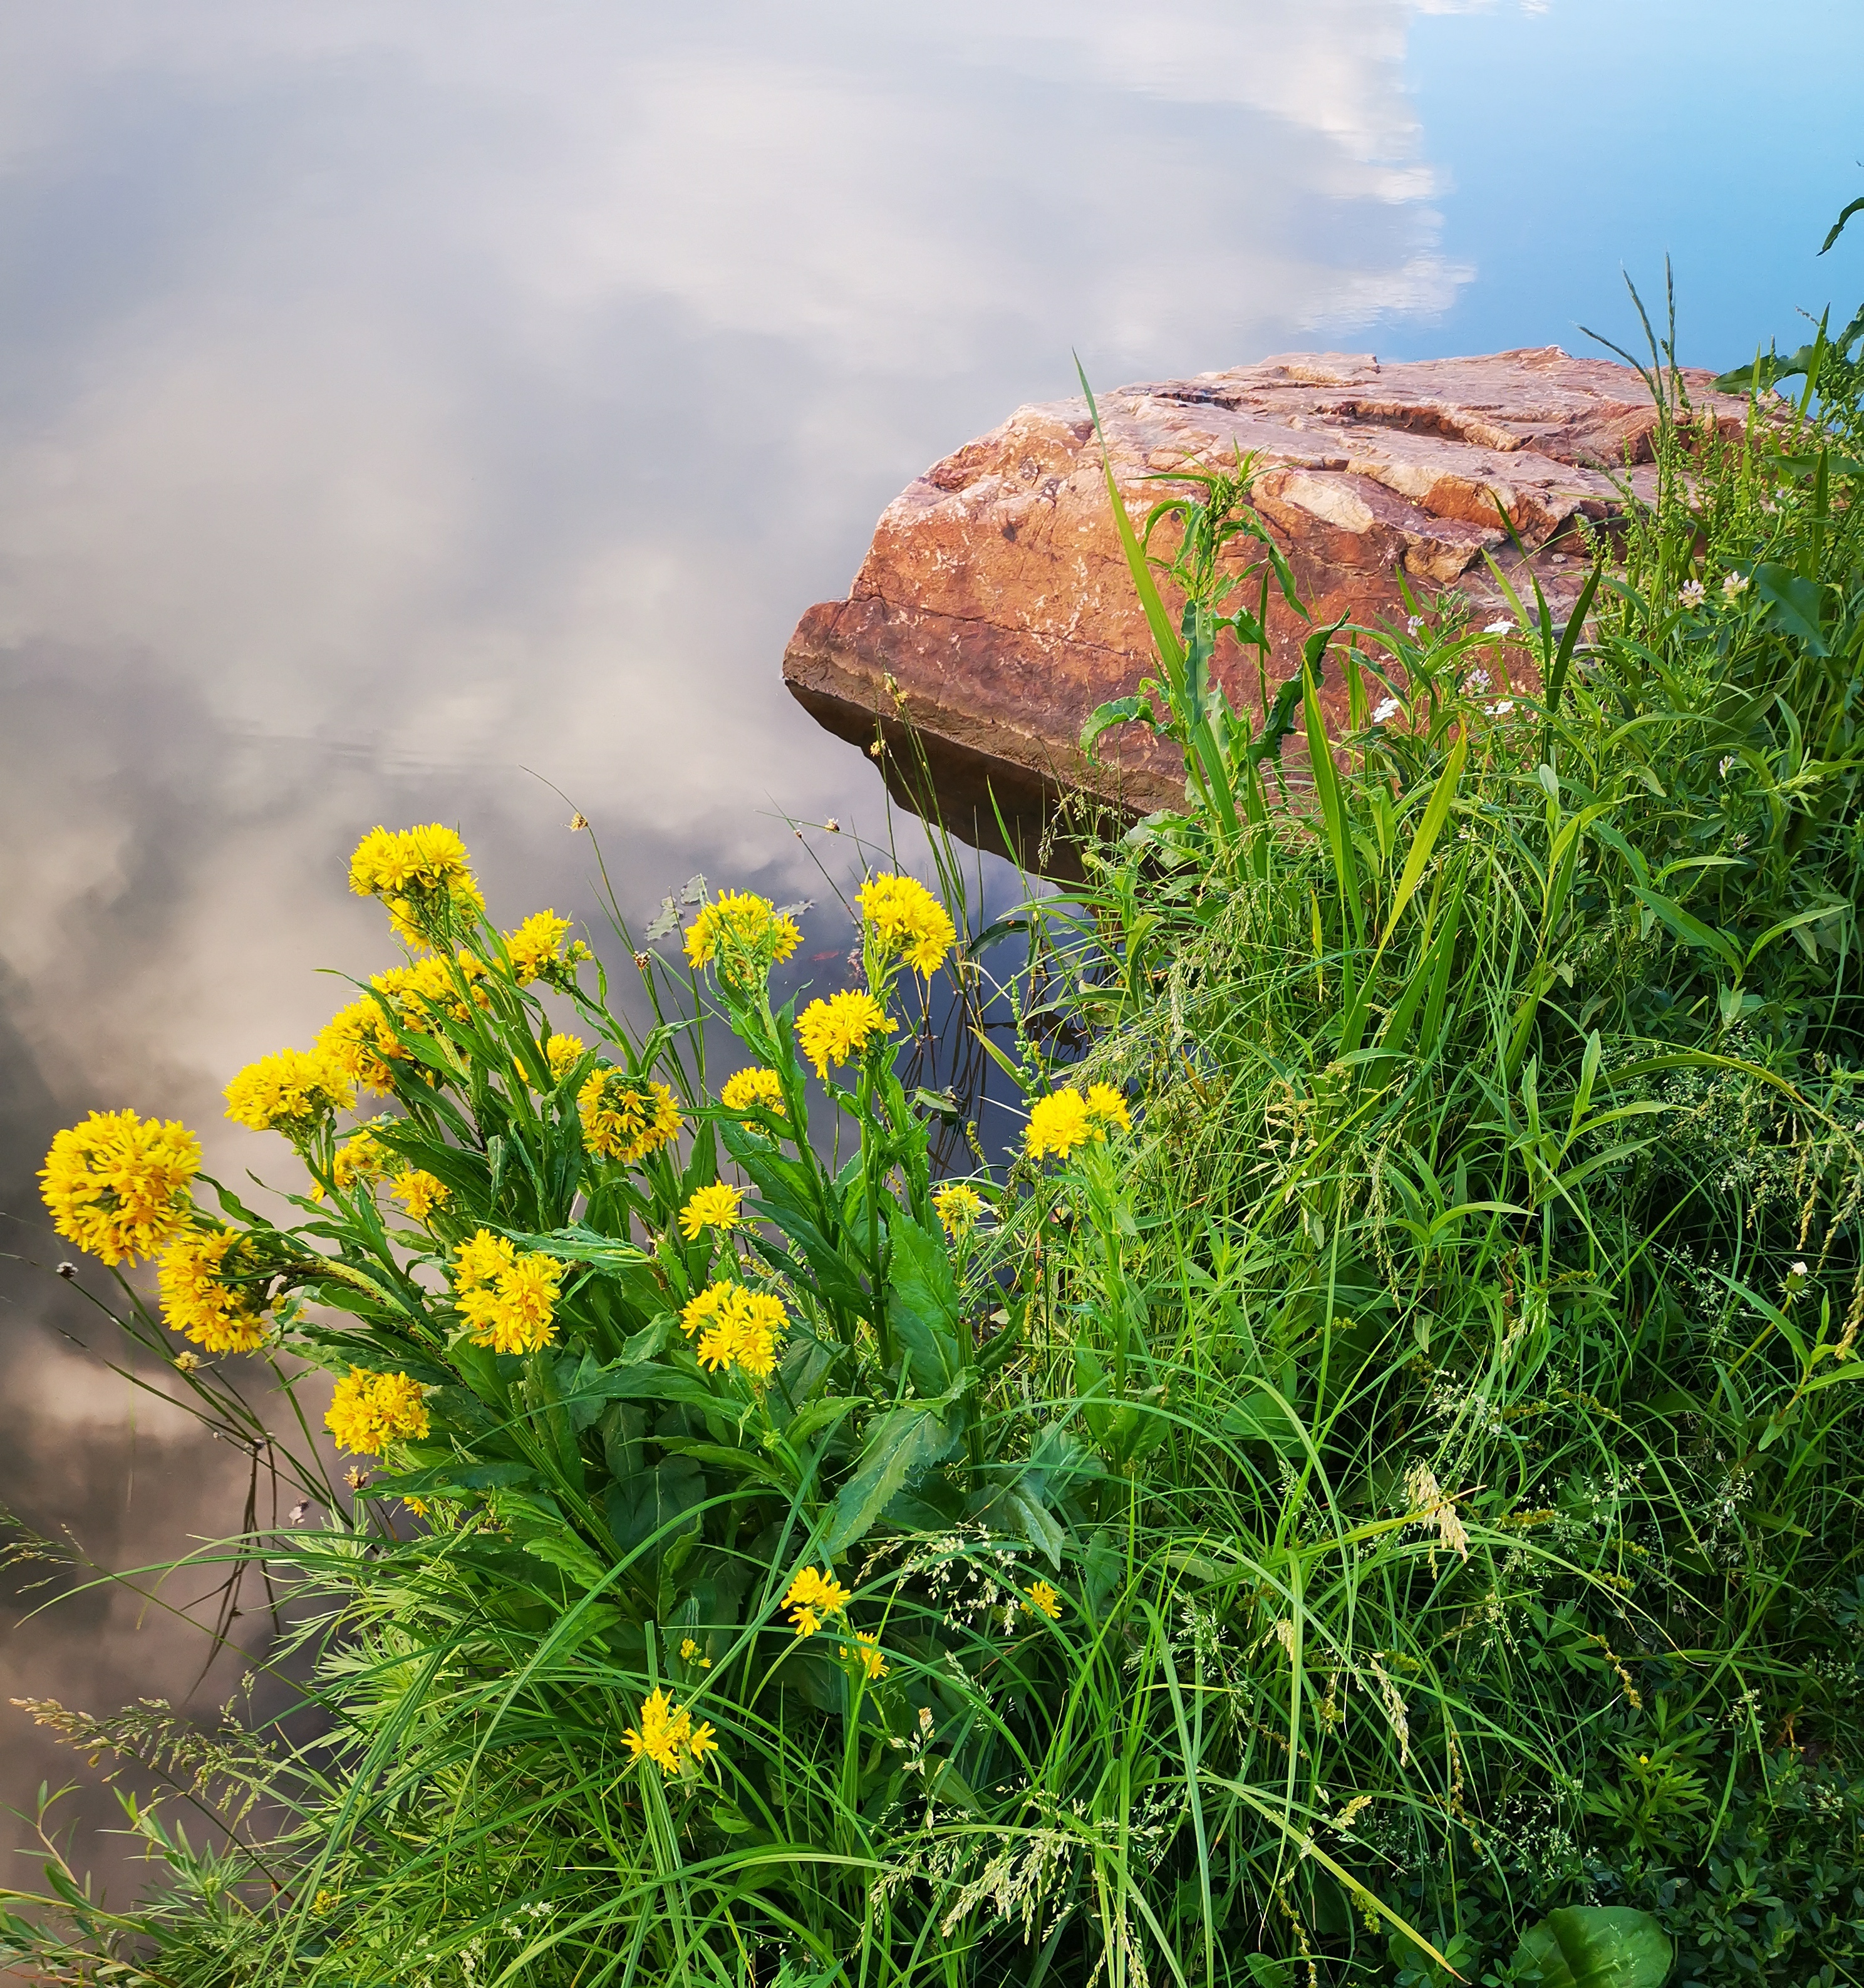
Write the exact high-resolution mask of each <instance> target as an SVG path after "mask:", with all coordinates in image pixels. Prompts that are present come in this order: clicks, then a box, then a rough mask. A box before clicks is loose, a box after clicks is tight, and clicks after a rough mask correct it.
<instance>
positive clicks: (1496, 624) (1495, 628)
mask: <svg viewBox="0 0 1864 1988" xmlns="http://www.w3.org/2000/svg"><path fill="white" fill-rule="evenodd" d="M1482 632H1483V634H1485V635H1512V634H1514V623H1513V622H1512V621H1510V620H1509V619H1508V617H1507V615H1505V614H1504V616H1503V617H1501V619H1500V620H1499V621H1490V622H1488V623H1487V624H1485V625H1484V627H1483V631H1482Z"/></svg>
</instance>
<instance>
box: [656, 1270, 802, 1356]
mask: <svg viewBox="0 0 1864 1988" xmlns="http://www.w3.org/2000/svg"><path fill="white" fill-rule="evenodd" d="M680 1326H681V1329H682V1330H683V1331H684V1332H685V1334H686V1336H687V1337H688V1338H689V1339H690V1338H691V1337H692V1335H693V1334H694V1333H695V1332H697V1333H699V1335H700V1337H699V1364H700V1365H701V1366H702V1367H703V1368H705V1369H706V1370H707V1371H709V1372H712V1373H716V1372H717V1371H719V1369H721V1368H727V1367H739V1368H743V1370H744V1371H745V1372H746V1373H747V1374H749V1375H750V1376H751V1378H753V1380H756V1381H767V1380H769V1379H770V1376H771V1375H772V1374H773V1373H775V1372H776V1356H777V1353H778V1351H779V1350H780V1347H782V1345H783V1334H785V1333H786V1332H787V1330H789V1327H790V1314H789V1313H787V1311H785V1310H784V1309H783V1300H782V1299H781V1298H778V1297H772V1296H771V1295H770V1293H768V1292H766V1291H750V1290H746V1289H745V1287H744V1286H743V1285H742V1284H735V1283H732V1282H730V1281H729V1280H722V1281H721V1282H719V1283H715V1284H708V1285H707V1286H706V1287H705V1290H702V1291H701V1292H700V1293H699V1295H698V1296H697V1297H695V1298H693V1299H692V1300H689V1301H688V1303H687V1305H686V1307H685V1309H684V1310H682V1312H681V1313H680ZM702 1328H703V1330H702Z"/></svg>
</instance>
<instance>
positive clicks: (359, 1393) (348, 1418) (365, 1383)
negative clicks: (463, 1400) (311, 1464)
mask: <svg viewBox="0 0 1864 1988" xmlns="http://www.w3.org/2000/svg"><path fill="white" fill-rule="evenodd" d="M323 1425H324V1427H325V1428H327V1429H328V1430H329V1431H330V1433H331V1434H332V1435H333V1436H335V1437H336V1439H337V1442H338V1444H339V1445H340V1446H341V1447H342V1448H343V1449H348V1450H354V1451H355V1452H357V1454H358V1455H363V1456H381V1455H383V1454H384V1452H386V1451H387V1448H388V1445H390V1444H391V1442H418V1441H419V1440H420V1439H421V1437H422V1436H424V1435H426V1434H427V1432H428V1413H427V1404H426V1402H425V1401H424V1400H423V1399H422V1398H421V1383H420V1382H419V1381H416V1380H414V1379H412V1378H410V1377H409V1376H408V1374H370V1373H365V1372H364V1370H363V1369H362V1368H360V1367H352V1368H350V1371H349V1374H348V1375H347V1378H345V1379H343V1380H341V1381H338V1382H337V1391H336V1392H335V1393H334V1394H333V1395H332V1396H331V1397H330V1408H329V1409H328V1410H327V1411H326V1413H325V1415H324V1418H323Z"/></svg>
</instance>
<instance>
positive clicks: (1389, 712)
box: [1372, 697, 1404, 725]
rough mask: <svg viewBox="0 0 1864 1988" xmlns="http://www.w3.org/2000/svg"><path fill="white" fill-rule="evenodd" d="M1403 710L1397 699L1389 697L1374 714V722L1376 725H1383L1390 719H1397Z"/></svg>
mask: <svg viewBox="0 0 1864 1988" xmlns="http://www.w3.org/2000/svg"><path fill="white" fill-rule="evenodd" d="M1403 709H1404V706H1403V705H1402V704H1400V703H1399V701H1398V700H1397V698H1395V697H1388V698H1386V699H1385V702H1384V703H1383V704H1382V705H1380V706H1379V708H1378V709H1377V710H1376V711H1375V712H1373V713H1372V722H1373V723H1374V724H1375V725H1382V724H1384V722H1385V720H1386V719H1387V718H1395V717H1396V716H1397V715H1398V714H1399V712H1401V711H1402V710H1403Z"/></svg>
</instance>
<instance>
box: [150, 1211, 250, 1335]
mask: <svg viewBox="0 0 1864 1988" xmlns="http://www.w3.org/2000/svg"><path fill="white" fill-rule="evenodd" d="M156 1284H157V1289H158V1290H160V1291H161V1300H162V1313H163V1316H164V1317H165V1318H166V1319H167V1321H168V1323H169V1324H170V1325H171V1327H173V1328H174V1330H176V1331H177V1332H179V1333H183V1334H185V1335H186V1336H187V1337H188V1338H190V1339H191V1340H192V1341H194V1342H195V1344H196V1345H197V1346H205V1347H206V1348H207V1350H208V1352H210V1353H250V1352H252V1350H253V1349H254V1348H255V1347H257V1346H259V1345H261V1344H263V1343H264V1341H265V1337H266V1320H265V1287H266V1275H265V1272H264V1270H263V1269H262V1266H261V1265H260V1264H259V1262H258V1261H257V1259H256V1258H255V1253H254V1252H253V1249H252V1245H251V1243H250V1242H248V1241H247V1240H246V1239H245V1238H244V1237H243V1236H236V1235H235V1233H234V1232H233V1231H232V1229H183V1230H182V1232H181V1234H180V1235H178V1236H176V1237H175V1239H174V1241H173V1242H171V1243H170V1244H169V1245H168V1246H167V1249H164V1251H163V1252H162V1258H161V1263H159V1264H158V1265H157V1266H156Z"/></svg>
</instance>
